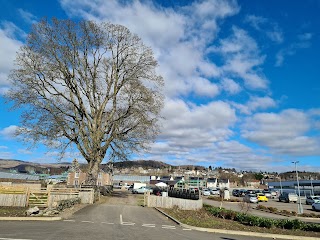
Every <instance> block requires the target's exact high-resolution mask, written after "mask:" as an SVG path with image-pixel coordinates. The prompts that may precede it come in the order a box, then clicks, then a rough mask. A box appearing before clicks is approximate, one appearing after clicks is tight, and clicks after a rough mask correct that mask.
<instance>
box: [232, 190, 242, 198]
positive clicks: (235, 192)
mask: <svg viewBox="0 0 320 240" xmlns="http://www.w3.org/2000/svg"><path fill="white" fill-rule="evenodd" d="M239 192H240V190H239V189H233V190H232V196H234V197H238V196H239Z"/></svg>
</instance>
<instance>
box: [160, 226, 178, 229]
mask: <svg viewBox="0 0 320 240" xmlns="http://www.w3.org/2000/svg"><path fill="white" fill-rule="evenodd" d="M162 228H164V229H176V227H175V226H172V227H169V226H167V227H165V226H162Z"/></svg>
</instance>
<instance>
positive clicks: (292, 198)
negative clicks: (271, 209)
mask: <svg viewBox="0 0 320 240" xmlns="http://www.w3.org/2000/svg"><path fill="white" fill-rule="evenodd" d="M281 201H285V202H294V203H296V202H298V195H297V194H296V193H287V192H284V193H281V194H280V196H279V202H281Z"/></svg>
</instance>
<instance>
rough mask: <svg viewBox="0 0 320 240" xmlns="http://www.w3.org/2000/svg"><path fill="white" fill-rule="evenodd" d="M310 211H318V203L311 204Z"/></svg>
mask: <svg viewBox="0 0 320 240" xmlns="http://www.w3.org/2000/svg"><path fill="white" fill-rule="evenodd" d="M312 210H314V211H320V203H313V204H312Z"/></svg>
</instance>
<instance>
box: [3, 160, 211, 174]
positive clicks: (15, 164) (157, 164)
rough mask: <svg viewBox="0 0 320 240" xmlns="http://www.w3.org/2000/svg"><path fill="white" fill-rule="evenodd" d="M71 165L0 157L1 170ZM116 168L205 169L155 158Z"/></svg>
mask: <svg viewBox="0 0 320 240" xmlns="http://www.w3.org/2000/svg"><path fill="white" fill-rule="evenodd" d="M107 165H108V164H101V168H102V169H107ZM70 166H71V163H69V162H60V163H45V164H44V163H36V162H26V161H21V160H14V159H0V171H12V170H15V171H17V172H20V173H28V172H36V173H49V172H50V174H59V173H60V172H61V171H67V170H68V168H69V167H70ZM113 166H114V168H117V169H123V168H138V167H142V168H143V169H158V168H159V169H163V168H169V167H171V168H172V169H177V168H180V169H185V170H204V169H205V167H203V166H193V165H182V166H173V165H170V164H167V163H164V162H161V161H155V160H136V161H121V162H115V163H114V164H113ZM80 167H81V168H82V169H85V168H86V164H80Z"/></svg>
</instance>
